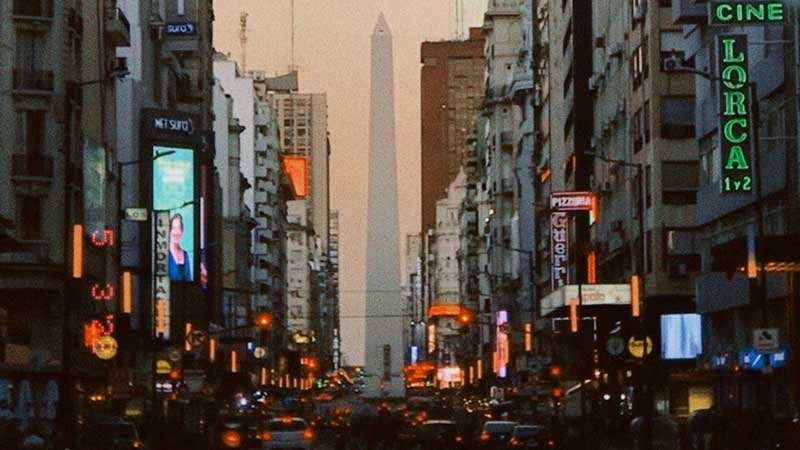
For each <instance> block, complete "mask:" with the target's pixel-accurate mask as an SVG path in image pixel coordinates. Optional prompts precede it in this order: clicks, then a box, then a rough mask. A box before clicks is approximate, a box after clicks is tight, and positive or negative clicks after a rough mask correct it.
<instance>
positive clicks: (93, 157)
mask: <svg viewBox="0 0 800 450" xmlns="http://www.w3.org/2000/svg"><path fill="white" fill-rule="evenodd" d="M83 142H84V143H83V229H84V231H85V232H86V234H88V235H91V234H92V233H93V232H95V231H96V230H103V229H105V228H106V207H105V205H106V149H105V148H103V147H102V146H101V145H98V144H97V143H96V142H94V141H93V140H92V139H91V138H89V137H88V136H84V138H83Z"/></svg>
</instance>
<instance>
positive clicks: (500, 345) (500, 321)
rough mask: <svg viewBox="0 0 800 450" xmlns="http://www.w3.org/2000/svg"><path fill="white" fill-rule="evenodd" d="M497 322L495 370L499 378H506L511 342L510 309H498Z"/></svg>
mask: <svg viewBox="0 0 800 450" xmlns="http://www.w3.org/2000/svg"><path fill="white" fill-rule="evenodd" d="M495 322H496V323H497V347H496V349H495V352H494V372H495V373H496V374H497V376H498V378H505V377H506V376H507V375H508V357H509V351H510V347H509V342H508V333H507V332H506V327H505V326H503V325H506V324H507V323H508V311H497V313H496V316H495Z"/></svg>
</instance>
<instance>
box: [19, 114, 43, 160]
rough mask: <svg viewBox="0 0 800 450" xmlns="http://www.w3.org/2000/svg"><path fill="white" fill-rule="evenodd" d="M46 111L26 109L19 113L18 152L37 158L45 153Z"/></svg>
mask: <svg viewBox="0 0 800 450" xmlns="http://www.w3.org/2000/svg"><path fill="white" fill-rule="evenodd" d="M46 131H47V130H46V122H45V111H43V110H35V109H25V110H19V111H17V124H16V135H17V136H16V143H17V145H16V147H17V150H18V152H20V153H24V154H26V155H28V157H30V158H37V157H39V156H41V155H42V154H43V153H44V136H45V135H46Z"/></svg>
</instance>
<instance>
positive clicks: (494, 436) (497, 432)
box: [478, 420, 517, 450]
mask: <svg viewBox="0 0 800 450" xmlns="http://www.w3.org/2000/svg"><path fill="white" fill-rule="evenodd" d="M515 426H517V422H510V421H507V420H490V421H488V422H486V423H484V424H483V427H482V428H481V434H480V436H478V446H479V448H483V449H492V450H496V449H502V448H505V447H506V446H508V444H509V441H510V440H511V433H513V432H514V427H515Z"/></svg>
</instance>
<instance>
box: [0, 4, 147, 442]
mask: <svg viewBox="0 0 800 450" xmlns="http://www.w3.org/2000/svg"><path fill="white" fill-rule="evenodd" d="M0 17H2V27H0V67H2V69H0V85H2V86H3V88H2V90H1V91H0V115H2V117H3V118H4V121H3V125H2V126H0V223H2V225H0V310H2V311H0V316H3V324H2V326H0V328H2V330H0V341H2V342H0V347H2V350H0V366H2V367H4V368H5V370H4V371H5V372H6V373H9V372H11V373H16V374H18V375H17V376H15V377H13V378H12V379H11V381H9V380H4V381H3V383H4V386H3V387H2V390H4V391H5V392H9V391H13V392H18V391H19V387H20V385H19V383H20V382H29V383H30V384H29V387H30V388H31V391H32V393H33V395H36V396H37V397H36V398H42V396H43V395H45V391H46V390H51V391H52V390H54V389H56V386H57V385H58V389H59V395H58V397H60V398H62V399H65V401H66V400H69V401H68V402H67V405H71V406H72V408H71V410H70V409H67V408H60V409H59V411H60V412H61V415H59V416H57V417H54V418H50V423H48V424H47V425H51V426H53V427H54V428H55V429H59V431H62V432H70V431H74V430H75V428H74V426H75V425H76V423H75V419H76V418H77V417H78V416H79V415H81V414H84V413H86V407H85V406H82V405H77V404H76V403H75V402H76V401H77V394H76V389H75V384H74V383H81V384H82V385H83V386H85V387H86V388H87V389H93V388H94V384H93V382H92V381H91V380H92V379H95V378H96V377H100V378H102V376H103V374H104V366H103V363H102V361H100V360H99V358H97V357H96V356H95V355H93V354H92V352H91V351H90V349H88V348H86V347H85V346H84V342H83V340H82V339H78V336H79V333H81V332H82V331H83V324H84V322H87V321H91V319H92V318H93V317H94V315H95V314H99V313H100V312H101V311H108V312H112V313H113V314H115V315H116V317H117V319H118V320H119V323H120V326H121V327H124V326H126V325H128V322H127V321H125V323H124V324H123V319H122V318H121V317H120V316H119V315H118V314H119V312H120V309H121V306H122V305H120V304H118V303H117V302H116V299H109V300H107V301H106V300H103V301H95V302H92V301H87V299H90V298H91V297H90V293H91V288H92V286H93V284H94V283H98V284H99V283H104V285H105V283H110V284H112V285H113V286H117V285H118V280H120V271H119V264H118V260H117V258H116V256H117V250H118V248H119V247H113V248H111V244H110V243H109V244H108V245H105V241H104V242H100V244H101V245H100V246H92V245H91V236H92V234H93V233H99V234H97V235H103V236H105V235H106V231H105V230H108V231H109V232H110V233H112V234H113V233H116V232H118V228H117V226H116V224H117V220H118V218H119V208H118V207H117V206H118V202H117V201H115V197H116V195H115V194H116V193H117V192H118V190H119V188H120V183H119V178H118V173H117V167H116V165H115V161H117V160H118V158H119V154H118V151H117V149H116V145H115V144H116V109H115V108H116V105H115V103H116V102H115V95H116V87H117V86H116V83H115V79H116V78H115V77H116V76H117V75H122V74H123V73H124V72H125V71H124V70H123V69H121V70H119V71H117V70H115V69H116V67H117V64H116V63H117V60H116V47H117V46H128V45H130V29H129V25H128V23H127V20H126V19H125V14H124V13H123V12H121V10H119V9H117V8H116V7H115V6H113V5H111V4H110V3H109V2H103V1H100V0H88V1H82V2H77V1H68V0H41V1H35V2H21V1H16V2H3V3H2V4H0ZM73 225H82V226H83V228H82V229H78V230H77V233H78V234H77V238H76V239H73ZM75 241H79V242H80V244H81V245H83V247H85V249H86V251H85V252H83V251H81V252H80V254H78V261H81V260H82V261H83V264H82V270H81V272H82V273H80V274H77V275H78V276H79V278H77V279H76V278H73V274H74V272H73V266H72V263H73V261H74V260H75V256H76V252H74V251H73V248H75V247H74V246H73V245H72V244H73V242H75ZM116 337H117V338H119V339H120V342H123V344H122V345H124V346H125V348H127V349H129V350H130V349H131V347H130V342H129V341H128V340H127V338H128V337H130V334H128V336H125V339H123V338H122V335H121V333H119V334H117V335H116ZM121 359H122V360H121V361H120V365H121V366H123V365H124V366H123V367H125V368H127V369H130V364H131V360H132V358H131V357H126V358H121ZM77 367H81V369H82V371H81V372H79V373H78V372H77V371H75V369H76V368H77ZM64 370H70V371H73V372H72V373H75V374H76V377H69V378H67V377H62V376H60V375H59V372H61V371H64ZM34 372H36V375H35V376H36V379H35V380H34V379H33V378H32V376H34ZM9 382H10V383H11V386H9V385H8V383H9ZM11 403H12V405H13V404H14V401H13V400H11ZM59 406H61V405H59ZM9 407H12V406H11V405H9ZM53 419H55V420H53ZM62 427H63V428H62ZM54 428H50V429H51V430H52V429H54Z"/></svg>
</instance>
